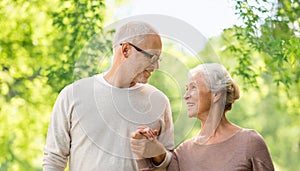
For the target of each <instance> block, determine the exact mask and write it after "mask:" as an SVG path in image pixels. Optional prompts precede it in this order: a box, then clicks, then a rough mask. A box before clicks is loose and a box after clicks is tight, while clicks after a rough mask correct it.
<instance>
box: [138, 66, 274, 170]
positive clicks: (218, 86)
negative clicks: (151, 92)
mask: <svg viewBox="0 0 300 171" xmlns="http://www.w3.org/2000/svg"><path fill="white" fill-rule="evenodd" d="M239 96H240V91H239V87H238V85H237V84H236V83H235V82H234V81H233V80H232V78H231V76H230V74H229V73H228V71H227V70H226V69H225V67H224V66H222V65H220V64H217V63H209V64H202V65H199V66H197V67H195V68H193V69H192V70H190V74H189V79H188V82H187V85H186V93H185V95H184V99H185V101H186V104H187V110H188V111H187V115H188V117H196V118H198V119H199V120H200V121H201V123H202V128H201V130H200V132H199V134H197V135H196V136H195V137H193V138H191V139H189V140H186V141H185V142H183V143H182V144H181V145H179V146H178V147H177V148H176V149H175V151H174V152H173V156H172V160H171V163H170V165H169V167H168V170H170V171H179V170H180V171H193V170H195V171H198V170H199V171H201V170H218V171H219V170H222V171H223V170H228V171H235V170H243V171H248V170H249V171H267V170H274V166H273V163H272V160H271V157H270V154H269V151H268V148H267V146H266V143H265V142H264V140H263V138H262V136H261V135H260V134H259V133H257V132H256V131H255V130H251V129H245V128H241V127H239V126H237V125H235V124H233V123H231V122H229V121H228V120H227V119H226V112H227V111H229V110H231V107H232V104H233V103H234V101H235V100H236V99H238V98H239ZM136 133H140V134H143V135H144V137H146V138H148V139H149V138H150V139H155V135H156V131H155V130H154V131H152V130H150V131H149V129H148V128H147V129H144V130H143V129H140V130H137V132H136ZM133 148H134V147H133Z"/></svg>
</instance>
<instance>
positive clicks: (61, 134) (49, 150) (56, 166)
mask: <svg viewBox="0 0 300 171" xmlns="http://www.w3.org/2000/svg"><path fill="white" fill-rule="evenodd" d="M67 89H68V88H65V89H63V90H62V91H61V92H60V94H59V95H58V97H57V100H56V102H55V105H54V107H53V111H52V116H51V120H50V124H49V127H48V133H47V139H46V145H45V148H44V159H43V170H44V171H54V170H55V171H63V170H64V169H65V168H66V165H67V162H68V156H69V154H70V140H71V138H70V125H71V122H70V116H71V115H70V113H71V111H70V105H69V100H68V95H67Z"/></svg>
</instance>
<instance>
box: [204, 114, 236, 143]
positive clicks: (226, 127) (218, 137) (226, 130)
mask: <svg viewBox="0 0 300 171" xmlns="http://www.w3.org/2000/svg"><path fill="white" fill-rule="evenodd" d="M240 129H241V128H240V127H239V126H237V125H234V124H233V123H231V122H229V121H228V120H227V119H226V117H225V115H223V117H222V119H221V121H220V123H219V125H218V127H217V128H216V130H215V132H214V134H212V135H211V137H210V138H209V140H208V141H207V143H206V144H215V143H219V142H222V141H225V140H227V139H229V138H230V137H232V136H233V135H235V133H237V132H238V131H239V130H240Z"/></svg>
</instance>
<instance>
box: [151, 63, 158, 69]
mask: <svg viewBox="0 0 300 171" xmlns="http://www.w3.org/2000/svg"><path fill="white" fill-rule="evenodd" d="M152 66H153V68H154V69H158V68H159V63H158V61H155V62H153V63H152Z"/></svg>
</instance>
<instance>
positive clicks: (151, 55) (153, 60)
mask: <svg viewBox="0 0 300 171" xmlns="http://www.w3.org/2000/svg"><path fill="white" fill-rule="evenodd" d="M127 43H128V44H129V45H130V46H132V47H133V48H134V49H135V50H136V51H138V52H140V53H142V54H144V55H145V56H146V57H147V58H149V59H150V60H151V63H152V64H153V63H154V62H156V61H161V59H160V58H159V57H158V56H157V55H155V54H154V55H153V54H150V53H148V52H146V51H144V50H143V49H141V48H139V47H137V46H135V45H134V44H132V43H130V42H127ZM120 45H121V46H122V45H123V43H120Z"/></svg>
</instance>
